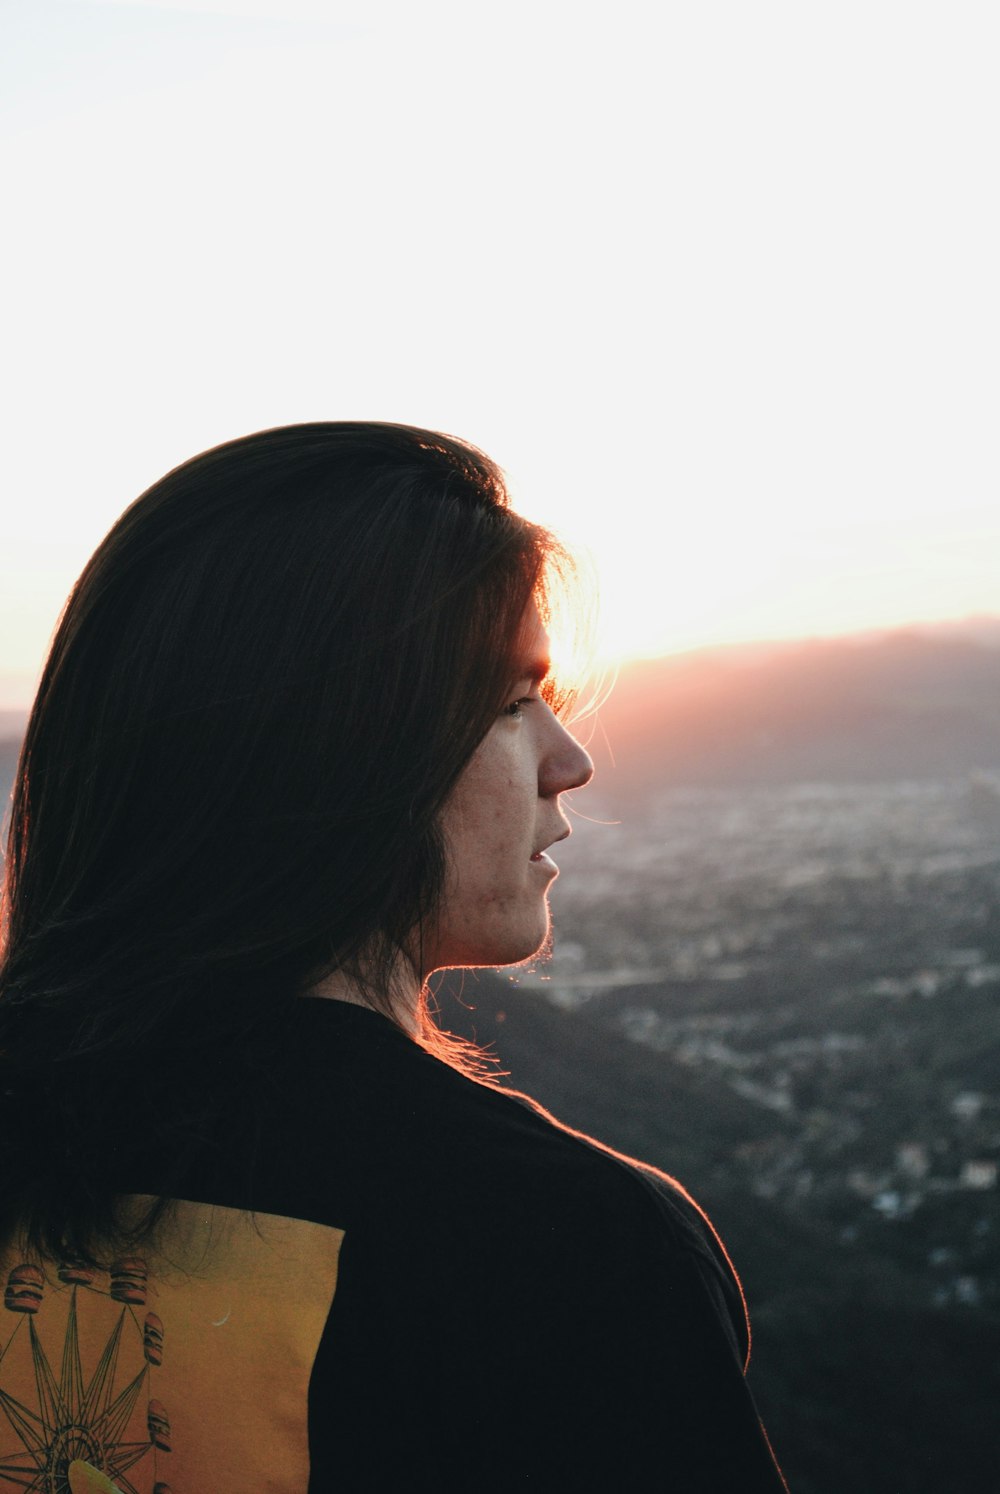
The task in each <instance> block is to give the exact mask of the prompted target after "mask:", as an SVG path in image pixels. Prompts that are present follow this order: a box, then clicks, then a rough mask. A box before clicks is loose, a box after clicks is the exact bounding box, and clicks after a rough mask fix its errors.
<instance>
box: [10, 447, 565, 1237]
mask: <svg viewBox="0 0 1000 1494" xmlns="http://www.w3.org/2000/svg"><path fill="white" fill-rule="evenodd" d="M564 570H565V556H564V554H563V552H561V551H560V549H559V547H558V546H557V545H556V544H555V542H554V540H553V539H552V537H551V535H549V534H548V533H547V532H546V531H544V530H542V529H539V528H538V527H536V526H534V525H532V524H530V523H528V522H527V521H526V520H524V519H523V518H521V517H519V516H517V515H516V514H515V513H513V512H512V510H511V509H510V507H509V503H508V497H507V493H506V490H505V487H504V483H503V478H502V475H501V473H500V471H499V470H498V469H497V467H496V466H495V465H494V464H493V463H492V462H491V461H489V459H488V458H487V457H485V456H484V455H483V454H482V453H481V452H479V451H477V450H476V449H475V448H473V447H471V446H469V445H467V444H465V443H463V442H461V441H458V440H456V439H454V438H452V437H449V436H443V435H440V434H437V433H435V432H430V431H423V430H418V429H415V428H412V427H408V426H398V425H385V424H370V423H322V424H310V425H297V426H289V427H285V428H280V429H276V430H270V431H263V432H260V433H258V434H256V435H252V436H247V437H245V438H243V439H241V440H237V441H232V442H229V443H227V444H225V445H223V446H219V447H216V448H214V449H213V450H211V451H207V452H205V453H203V454H202V455H200V456H198V457H196V458H194V459H193V460H192V461H190V462H186V463H184V464H183V465H182V466H180V467H178V468H176V469H175V470H174V471H172V472H170V473H169V474H168V475H167V476H166V477H164V478H163V479H162V480H161V481H159V482H157V483H155V484H154V485H153V487H151V488H150V489H148V491H147V492H145V493H144V494H143V495H142V497H140V498H139V499H137V501H136V502H135V503H133V504H132V505H131V507H130V508H128V509H127V510H126V511H125V513H124V514H123V515H122V517H121V518H120V519H119V520H118V522H117V523H116V524H115V525H114V527H113V528H112V529H111V531H110V533H109V534H108V535H107V537H106V538H105V539H104V541H103V542H102V544H101V545H100V546H99V547H98V549H97V551H96V552H95V554H94V555H93V557H92V559H91V560H90V562H89V564H88V565H87V567H86V569H85V570H84V572H83V574H82V576H81V577H80V579H79V581H78V582H77V584H76V585H75V587H74V588H73V591H72V593H71V595H70V598H69V601H68V603H67V605H66V608H65V610H64V613H63V615H62V618H61V620H60V624H59V627H58V630H57V633H56V636H55V640H54V643H53V645H52V649H51V652H50V655H49V658H48V661H47V664H46V666H45V670H44V673H43V675H42V679H41V684H40V686H39V689H38V694H37V698H36V700H35V704H34V708H33V710H32V712H31V716H30V719H29V723H28V728H27V734H26V736H25V740H24V745H23V749H22V752H21V758H20V762H19V765H18V771H17V778H16V782H15V786H14V794H13V805H12V812H11V822H10V830H9V836H8V852H7V859H6V868H5V884H4V890H3V902H2V916H3V928H2V936H3V944H2V958H0V1177H2V1178H3V1186H2V1189H0V1233H2V1234H9V1233H10V1232H11V1231H12V1230H13V1229H14V1228H15V1226H16V1227H17V1228H19V1229H22V1230H24V1231H25V1232H26V1235H27V1240H28V1243H29V1245H30V1246H31V1247H32V1248H34V1249H36V1250H37V1251H39V1252H40V1253H42V1254H48V1255H51V1256H59V1255H62V1256H75V1257H79V1258H92V1252H93V1250H94V1248H95V1242H98V1241H99V1240H100V1239H102V1238H111V1237H112V1236H113V1234H114V1231H115V1229H116V1228H119V1227H120V1225H119V1224H118V1223H116V1216H115V1214H114V1202H113V1196H112V1191H111V1190H112V1186H113V1184H112V1169H111V1167H110V1164H109V1157H110V1156H111V1155H113V1156H114V1171H115V1175H118V1176H120V1175H124V1173H127V1164H128V1159H129V1156H130V1153H131V1152H135V1151H136V1150H137V1148H138V1147H139V1146H140V1144H141V1145H144V1146H148V1145H149V1144H150V1143H149V1134H150V1133H149V1124H151V1125H152V1126H153V1128H154V1131H155V1128H156V1115H157V1110H158V1107H157V1103H156V1097H157V1092H158V1088H157V1087H158V1086H161V1087H166V1086H169V1085H172V1084H173V1083H175V1082H176V1077H175V1076H176V1071H177V1069H178V1067H179V1066H180V1064H181V1061H182V1060H183V1066H184V1071H185V1072H186V1073H188V1074H191V1073H194V1074H196V1075H198V1076H199V1078H198V1081H197V1082H192V1084H191V1094H192V1096H197V1097H198V1099H197V1102H195V1101H194V1100H193V1101H192V1106H191V1107H189V1108H188V1110H187V1111H186V1112H185V1119H184V1122H183V1132H182V1134H181V1133H177V1132H176V1130H175V1131H174V1132H172V1133H171V1135H170V1137H169V1148H168V1149H169V1153H170V1156H171V1157H172V1158H173V1159H174V1161H175V1164H176V1173H177V1176H178V1177H179V1176H180V1175H181V1174H182V1172H183V1167H184V1161H185V1157H187V1156H188V1155H189V1154H190V1151H191V1149H192V1148H193V1147H195V1146H202V1145H203V1144H204V1141H205V1137H206V1136H209V1135H211V1134H212V1129H213V1124H214V1118H216V1117H217V1113H218V1112H219V1110H220V1108H221V1107H222V1106H223V1104H224V1102H225V1099H226V1094H225V1090H226V1085H225V1067H226V1066H225V1065H224V1064H222V1065H220V1063H219V1054H220V1053H224V1052H227V1051H228V1052H230V1053H231V1052H232V1051H233V1045H234V1044H237V1045H238V1044H239V1042H240V1041H241V1039H243V1038H245V1037H246V1035H247V1034H249V1033H251V1031H252V1030H253V1029H254V1028H255V1027H259V1026H260V1025H261V1024H271V1025H272V1026H274V1025H276V1024H277V1025H278V1026H280V1018H281V1014H282V1012H283V1011H285V1012H287V1011H288V1009H289V1003H291V1002H293V1001H294V999H295V998H296V997H297V996H299V995H301V994H302V993H303V992H304V991H305V990H307V989H308V988H309V987H310V985H312V984H314V983H316V982H317V981H318V980H320V979H322V978H323V976H324V975H326V974H328V973H330V972H331V971H333V970H335V969H339V970H342V971H344V972H346V973H347V974H348V975H350V976H351V977H352V978H353V979H354V980H355V981H357V982H358V983H359V984H360V985H361V987H362V988H363V991H364V993H365V995H366V997H367V999H368V1001H369V1002H370V1003H371V1004H372V1005H374V1006H376V1007H380V1008H381V1009H382V1010H383V1011H384V1012H385V1013H386V1014H387V1015H389V1016H390V1017H393V1018H394V1019H396V1018H398V1014H397V1013H396V1012H395V1009H394V1005H393V996H392V982H391V974H392V970H393V967H394V965H395V963H396V961H397V959H398V954H399V950H400V949H401V947H403V944H404V941H405V940H407V939H411V940H412V938H413V936H414V931H417V932H418V933H419V930H420V928H421V925H422V924H424V923H425V921H426V920H427V919H428V918H430V917H432V916H433V913H434V910H435V907H436V905H437V902H438V899H439V897H440V895H441V890H442V885H443V878H444V855H443V847H442V842H441V837H440V833H439V829H438V821H439V816H440V811H441V808H442V805H443V804H444V802H445V800H446V798H447V796H448V793H449V791H450V790H451V788H452V787H453V785H454V783H455V782H456V780H457V778H458V776H459V774H460V773H461V771H462V768H463V767H464V765H465V764H466V762H467V761H468V759H469V757H470V756H471V754H472V752H473V751H474V749H475V747H476V746H477V744H478V742H479V741H480V740H481V739H482V737H483V736H484V734H485V732H486V731H487V730H488V728H489V726H490V724H491V722H492V720H493V719H494V718H495V715H496V713H497V711H498V710H499V708H500V707H501V705H502V703H503V696H504V692H505V691H506V690H507V689H508V688H509V685H510V681H511V674H512V666H513V657H514V651H515V649H516V646H517V641H518V636H519V632H520V628H521V623H522V619H523V617H524V615H525V611H526V608H527V606H528V604H529V602H530V601H531V599H532V598H535V599H536V600H539V601H540V602H541V604H542V607H543V612H544V609H545V603H546V597H547V596H548V595H549V589H548V588H549V585H550V579H551V577H552V575H553V574H554V573H555V572H559V571H564ZM553 703H554V704H555V705H556V706H557V707H558V706H560V705H562V704H563V702H562V701H561V700H558V699H554V700H553ZM130 1074H131V1075H134V1076H135V1078H134V1079H130V1078H129V1077H128V1076H129V1075H130ZM130 1083H131V1084H134V1088H135V1093H134V1095H133V1096H132V1099H133V1100H134V1101H135V1102H136V1103H141V1105H142V1112H143V1115H144V1116H145V1117H146V1119H147V1125H146V1126H145V1127H144V1136H143V1140H142V1142H141V1143H140V1140H139V1138H138V1137H137V1136H135V1135H133V1134H130V1130H129V1127H128V1126H127V1124H124V1125H123V1123H122V1120H121V1116H122V1115H123V1114H127V1113H128V1106H129V1096H128V1094H127V1093H125V1092H124V1091H127V1090H128V1087H129V1084H130ZM123 1086H124V1091H123ZM165 1109H166V1110H168V1111H170V1113H171V1114H173V1113H175V1112H176V1109H177V1107H176V1106H174V1107H165ZM29 1117H30V1120H29ZM164 1124H165V1125H166V1124H168V1123H167V1122H164ZM169 1124H171V1125H175V1124H176V1123H175V1122H170V1123H169ZM162 1140H163V1138H161V1141H162ZM154 1217H155V1216H154V1214H151V1215H150V1216H149V1218H148V1219H147V1220H146V1221H145V1225H144V1227H148V1226H149V1225H150V1223H151V1221H152V1220H153V1219H154Z"/></svg>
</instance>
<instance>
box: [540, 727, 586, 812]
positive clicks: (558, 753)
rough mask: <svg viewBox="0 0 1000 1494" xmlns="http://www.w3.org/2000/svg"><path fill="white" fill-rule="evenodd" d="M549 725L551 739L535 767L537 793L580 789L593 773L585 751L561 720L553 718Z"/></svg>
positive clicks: (559, 792) (555, 792) (557, 792)
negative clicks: (539, 764) (537, 765)
mask: <svg viewBox="0 0 1000 1494" xmlns="http://www.w3.org/2000/svg"><path fill="white" fill-rule="evenodd" d="M552 727H553V738H552V741H551V742H550V744H549V746H548V750H547V751H546V753H545V756H544V758H543V760H542V763H541V766H540V769H539V782H538V792H539V794H541V796H542V797H543V798H547V797H549V796H550V795H552V794H563V793H565V792H566V791H567V790H568V789H575V788H583V786H584V785H585V784H587V783H589V782H590V780H591V779H592V778H593V776H594V764H593V762H592V761H591V759H590V754H589V752H587V751H586V750H585V749H584V748H583V747H581V746H580V743H579V742H578V741H577V740H576V738H575V737H574V736H573V735H572V733H571V732H569V731H567V730H566V727H565V726H563V724H562V722H561V721H559V720H557V719H555V718H553V723H552Z"/></svg>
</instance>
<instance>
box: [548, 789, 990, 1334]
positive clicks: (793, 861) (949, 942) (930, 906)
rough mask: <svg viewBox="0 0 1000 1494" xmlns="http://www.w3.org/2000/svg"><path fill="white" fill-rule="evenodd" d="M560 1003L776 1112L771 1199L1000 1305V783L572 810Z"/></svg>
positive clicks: (705, 795)
mask: <svg viewBox="0 0 1000 1494" xmlns="http://www.w3.org/2000/svg"><path fill="white" fill-rule="evenodd" d="M574 833H575V838H574V840H573V842H572V846H571V847H570V848H568V849H567V854H566V856H565V858H564V859H565V860H566V861H568V862H570V863H571V870H570V871H568V873H567V875H566V876H565V877H564V878H563V880H562V884H561V885H559V886H558V887H557V890H556V892H555V894H554V900H555V902H556V905H557V912H556V925H557V937H556V939H555V941H554V953H553V957H552V959H551V962H550V963H549V964H548V965H547V966H538V967H537V969H536V972H535V973H534V974H532V973H525V974H524V975H523V976H522V977H520V979H521V981H522V983H523V984H524V985H525V986H531V985H537V986H539V987H542V988H544V989H545V991H546V993H547V995H548V997H549V999H550V1000H552V1001H554V1002H556V1003H558V1004H560V1005H562V1006H563V1007H565V1008H568V1009H570V1010H579V1009H580V1008H582V1007H586V1009H587V1011H588V1015H589V1016H590V1017H591V1018H592V1019H594V1020H598V1021H600V1022H602V1023H605V1024H607V1025H608V1026H610V1027H613V1028H615V1029H617V1031H619V1032H620V1033H622V1034H623V1035H624V1036H625V1037H626V1038H627V1039H628V1040H629V1041H631V1042H633V1043H636V1044H638V1045H641V1046H644V1047H646V1048H648V1049H650V1050H652V1051H654V1052H656V1053H662V1054H666V1055H669V1056H670V1057H671V1058H672V1059H673V1060H675V1061H676V1062H677V1063H679V1064H682V1065H684V1066H686V1067H688V1068H690V1069H692V1070H695V1071H697V1072H699V1073H701V1074H703V1075H705V1076H707V1077H709V1078H710V1079H711V1080H712V1082H713V1084H714V1085H715V1086H717V1087H718V1089H719V1090H720V1091H721V1092H722V1093H723V1094H725V1093H726V1092H730V1093H732V1094H733V1095H736V1096H738V1097H740V1098H741V1099H744V1100H747V1101H749V1102H750V1103H751V1104H752V1105H753V1106H755V1107H758V1108H759V1109H760V1110H761V1111H763V1112H765V1113H766V1115H767V1117H768V1119H770V1118H772V1117H773V1124H772V1125H770V1126H765V1127H763V1128H762V1132H763V1134H757V1135H755V1136H754V1137H753V1138H751V1139H748V1140H747V1142H746V1143H745V1144H743V1145H738V1146H737V1147H735V1148H734V1150H733V1152H732V1156H731V1160H732V1165H733V1167H734V1168H735V1169H738V1170H739V1171H740V1173H741V1174H742V1176H743V1178H744V1179H745V1180H749V1182H750V1185H751V1187H752V1189H753V1191H754V1192H755V1193H756V1194H757V1195H759V1196H760V1197H762V1198H766V1199H778V1200H780V1201H781V1202H782V1203H783V1204H785V1205H786V1206H787V1207H789V1208H793V1209H796V1210H799V1211H801V1212H802V1213H803V1214H806V1215H809V1216H812V1217H814V1218H815V1219H817V1220H822V1221H824V1222H825V1223H826V1224H828V1225H829V1227H830V1229H831V1231H832V1232H833V1233H834V1234H835V1237H836V1239H837V1240H838V1241H839V1242H840V1243H841V1244H842V1245H843V1246H844V1247H845V1248H850V1247H853V1246H855V1245H856V1244H858V1243H859V1242H862V1243H865V1244H867V1245H868V1246H869V1247H878V1246H879V1245H880V1243H881V1242H882V1241H883V1240H884V1238H885V1232H886V1228H887V1226H889V1225H891V1226H893V1227H894V1228H893V1235H894V1238H893V1242H892V1254H893V1256H894V1257H900V1258H903V1259H905V1262H906V1265H907V1267H908V1269H909V1270H910V1272H911V1273H914V1274H915V1275H916V1276H918V1277H919V1280H920V1287H921V1291H922V1293H923V1294H924V1296H925V1298H926V1300H927V1301H928V1302H932V1303H935V1304H937V1305H943V1304H945V1303H948V1302H958V1303H962V1304H965V1305H968V1306H978V1305H980V1304H986V1303H988V1304H990V1305H991V1306H993V1307H996V1308H1000V1270H998V1267H1000V1191H998V1189H997V1178H998V1169H1000V1084H998V1080H1000V1020H998V1019H1000V776H997V777H994V776H988V775H987V774H985V773H982V772H981V773H979V774H977V775H975V776H974V777H966V778H959V779H953V780H949V779H943V780H938V781H931V782H899V783H887V784H854V785H829V784H826V785H824V784H801V785H791V786H786V787H783V788H772V787H755V788H744V789H742V790H734V789H722V788H711V789H688V790H681V789H677V790H667V791H665V792H663V793H662V794H661V795H659V796H656V797H654V799H653V800H652V802H651V803H650V804H649V806H648V811H647V813H646V815H645V816H643V817H642V818H641V819H640V818H638V817H637V818H634V819H631V820H628V819H627V820H625V821H623V823H621V824H620V825H617V826H608V827H605V826H601V825H596V824H594V823H591V822H588V821H586V820H580V821H577V822H576V824H575V826H574Z"/></svg>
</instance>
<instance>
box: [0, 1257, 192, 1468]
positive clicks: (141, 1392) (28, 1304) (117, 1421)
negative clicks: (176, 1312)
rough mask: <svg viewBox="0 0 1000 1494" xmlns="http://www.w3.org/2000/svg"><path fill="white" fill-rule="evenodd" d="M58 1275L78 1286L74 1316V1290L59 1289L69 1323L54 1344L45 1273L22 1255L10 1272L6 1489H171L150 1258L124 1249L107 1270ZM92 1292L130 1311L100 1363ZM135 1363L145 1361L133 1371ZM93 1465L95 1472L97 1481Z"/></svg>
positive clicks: (118, 1317) (2, 1366) (3, 1454)
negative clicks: (85, 1332)
mask: <svg viewBox="0 0 1000 1494" xmlns="http://www.w3.org/2000/svg"><path fill="white" fill-rule="evenodd" d="M57 1274H58V1278H59V1282H60V1283H61V1284H62V1287H63V1288H68V1289H69V1304H68V1313H67V1312H66V1310H65V1297H66V1293H65V1292H64V1291H63V1292H60V1291H58V1289H57V1290H56V1292H55V1295H56V1296H58V1297H60V1298H62V1299H63V1300H62V1313H60V1315H59V1322H60V1324H61V1323H62V1318H63V1316H65V1326H64V1327H63V1328H62V1332H61V1340H62V1341H61V1343H60V1342H58V1338H59V1334H58V1332H57V1334H56V1339H55V1342H54V1343H53V1342H49V1343H48V1344H46V1342H45V1340H46V1338H47V1337H49V1335H46V1334H45V1331H44V1330H45V1328H46V1326H47V1324H46V1316H47V1314H46V1305H47V1302H46V1299H47V1297H49V1295H50V1293H49V1289H48V1283H47V1282H46V1279H45V1274H44V1272H43V1271H42V1270H41V1269H40V1268H39V1267H38V1266H37V1265H34V1264H32V1263H31V1262H28V1261H22V1262H21V1263H20V1264H18V1265H15V1266H14V1267H13V1268H12V1269H11V1270H10V1272H9V1274H8V1277H7V1286H6V1290H5V1292H4V1303H3V1305H4V1308H5V1309H6V1311H7V1313H9V1314H10V1315H11V1317H10V1319H8V1321H9V1322H11V1328H10V1331H9V1333H6V1334H5V1333H4V1332H3V1331H2V1329H0V1490H5V1489H21V1490H29V1491H32V1494H73V1491H74V1490H79V1489H80V1488H84V1487H88V1488H93V1489H95V1490H96V1489H99V1488H100V1489H109V1488H114V1489H116V1490H118V1491H120V1494H149V1491H152V1494H171V1488H170V1485H169V1484H168V1483H166V1482H165V1481H164V1480H163V1478H162V1477H161V1476H160V1467H161V1454H169V1453H170V1451H171V1430H170V1419H169V1416H168V1415H167V1411H166V1408H165V1407H164V1406H163V1404H162V1403H161V1402H160V1401H159V1400H157V1399H156V1398H155V1397H153V1396H152V1394H151V1391H152V1390H153V1388H154V1376H155V1371H156V1369H157V1368H158V1366H160V1365H161V1364H162V1363H163V1337H164V1333H163V1323H162V1321H161V1320H160V1318H159V1317H158V1316H157V1315H156V1313H154V1312H148V1311H146V1310H145V1308H146V1287H147V1268H146V1262H145V1261H144V1260H143V1259H142V1258H141V1257H139V1256H124V1257H122V1258H121V1259H119V1260H116V1261H114V1262H113V1263H112V1265H111V1267H110V1269H109V1271H107V1272H102V1271H98V1270H96V1269H95V1268H92V1267H90V1266H83V1265H74V1264H63V1265H60V1266H59V1267H58V1272H57ZM92 1295H96V1296H99V1297H103V1298H105V1299H109V1301H110V1302H112V1303H117V1304H120V1306H121V1311H120V1312H118V1313H117V1314H115V1315H114V1320H113V1326H112V1327H111V1329H110V1332H109V1333H108V1336H107V1339H106V1342H105V1343H104V1346H103V1349H102V1350H101V1351H100V1353H99V1354H98V1355H97V1357H96V1362H94V1363H91V1364H88V1365H86V1366H85V1365H84V1363H83V1361H82V1358H81V1345H80V1321H81V1314H83V1313H85V1312H86V1310H87V1306H88V1298H90V1297H91V1296H92ZM54 1321H55V1318H53V1322H54ZM25 1340H27V1342H25ZM53 1350H55V1352H52V1351H53ZM123 1351H124V1352H123ZM140 1351H141V1352H140ZM15 1358H16V1359H17V1360H18V1362H19V1367H20V1374H19V1378H18V1379H17V1381H16V1388H17V1389H18V1392H19V1395H18V1396H15V1395H14V1394H13V1393H12V1391H11V1389H9V1388H8V1386H9V1385H10V1384H12V1383H13V1382H12V1381H11V1380H10V1377H9V1376H8V1375H7V1373H6V1370H7V1368H9V1366H10V1363H11V1362H12V1361H13V1360H14V1359H15ZM130 1361H131V1363H130ZM136 1363H138V1364H139V1366H140V1367H139V1368H138V1369H137V1370H134V1372H133V1369H134V1366H135V1364H136ZM126 1365H128V1366H129V1367H128V1368H126V1367H125V1366H126ZM29 1366H30V1373H28V1370H29ZM26 1386H30V1387H31V1391H30V1393H28V1392H27V1391H26ZM163 1461H165V1459H164V1460H163ZM88 1470H89V1474H93V1475H94V1478H93V1479H91V1481H90V1482H89V1483H87V1482H85V1480H86V1478H87V1477H88V1476H89V1475H88ZM130 1472H131V1473H132V1477H131V1478H130V1477H129V1474H130ZM136 1475H138V1477H139V1479H140V1482H138V1483H136V1482H134V1481H133V1480H134V1478H135V1477H136Z"/></svg>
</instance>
